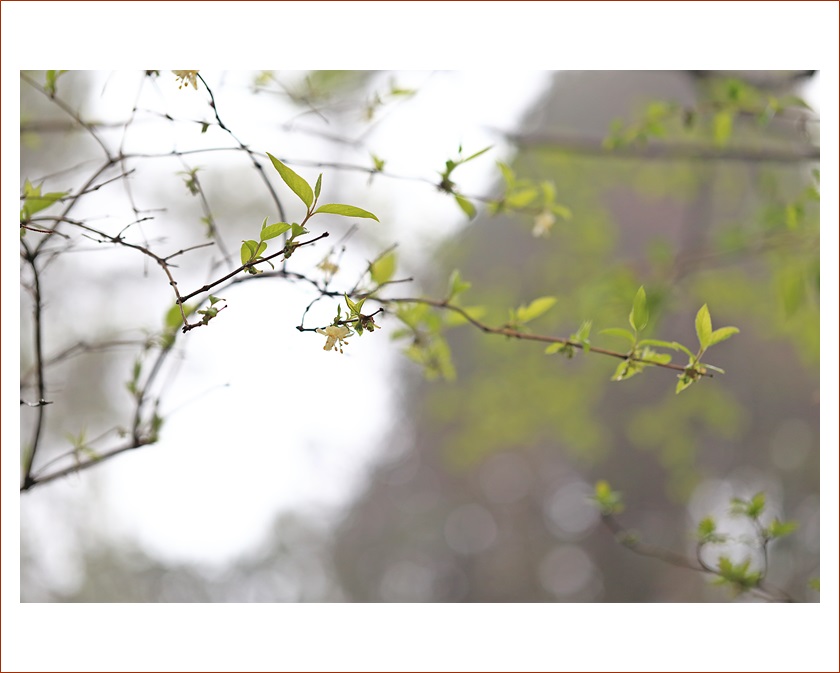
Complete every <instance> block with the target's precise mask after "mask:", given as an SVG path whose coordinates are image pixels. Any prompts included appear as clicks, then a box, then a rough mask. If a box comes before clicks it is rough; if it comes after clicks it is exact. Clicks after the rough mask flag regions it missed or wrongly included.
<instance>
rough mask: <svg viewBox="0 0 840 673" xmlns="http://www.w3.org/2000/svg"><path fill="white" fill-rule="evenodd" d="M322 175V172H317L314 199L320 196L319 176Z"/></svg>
mask: <svg viewBox="0 0 840 673" xmlns="http://www.w3.org/2000/svg"><path fill="white" fill-rule="evenodd" d="M323 177H324V174H323V173H319V174H318V179H317V180H316V181H315V200H316V201H317V200H318V197H319V196H321V178H323Z"/></svg>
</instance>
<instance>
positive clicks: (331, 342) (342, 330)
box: [315, 325, 353, 353]
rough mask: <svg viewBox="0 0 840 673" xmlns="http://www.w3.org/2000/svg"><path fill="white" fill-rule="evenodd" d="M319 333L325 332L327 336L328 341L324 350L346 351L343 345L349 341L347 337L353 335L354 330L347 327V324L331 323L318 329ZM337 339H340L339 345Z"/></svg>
mask: <svg viewBox="0 0 840 673" xmlns="http://www.w3.org/2000/svg"><path fill="white" fill-rule="evenodd" d="M315 331H316V332H318V334H323V335H324V336H325V337H327V343H326V344H325V345H324V350H325V351H329V350H337V351H339V352H341V353H343V352H344V349H343V348H342V346H344V345H345V344H346V343H347V339H349V338H350V337H351V336H353V330H351V329H350V328H348V327H347V325H330V326H329V327H327V328H325V329H320V328H318V329H316V330H315ZM336 341H338V345H337V346H336V343H335V342H336Z"/></svg>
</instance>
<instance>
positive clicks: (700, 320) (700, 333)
mask: <svg viewBox="0 0 840 673" xmlns="http://www.w3.org/2000/svg"><path fill="white" fill-rule="evenodd" d="M694 327H695V330H696V331H697V341H699V342H700V348H702V349H703V350H706V349H707V348H708V347H709V346H711V341H712V316H711V315H709V307H708V306H707V305H706V304H703V306H701V307H700V310H699V311H697V316H696V317H695V318H694Z"/></svg>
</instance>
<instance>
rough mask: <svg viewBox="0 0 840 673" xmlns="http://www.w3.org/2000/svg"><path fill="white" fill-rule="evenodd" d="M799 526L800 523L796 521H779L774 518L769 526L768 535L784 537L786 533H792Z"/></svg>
mask: <svg viewBox="0 0 840 673" xmlns="http://www.w3.org/2000/svg"><path fill="white" fill-rule="evenodd" d="M797 528H799V524H798V523H797V522H796V521H779V520H778V519H773V521H772V522H771V523H770V525H769V526H768V527H767V531H766V532H767V537H770V538H778V537H784V536H785V535H790V534H791V533H792V532H793V531H795V530H796V529H797Z"/></svg>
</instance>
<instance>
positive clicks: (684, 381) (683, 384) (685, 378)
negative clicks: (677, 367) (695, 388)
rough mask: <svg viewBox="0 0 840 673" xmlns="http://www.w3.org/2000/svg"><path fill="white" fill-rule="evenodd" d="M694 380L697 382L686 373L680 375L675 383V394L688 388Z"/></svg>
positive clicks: (695, 378) (694, 377)
mask: <svg viewBox="0 0 840 673" xmlns="http://www.w3.org/2000/svg"><path fill="white" fill-rule="evenodd" d="M696 380H697V377H696V376H692V375H691V374H689V373H687V372H685V373H682V374H680V378H679V380H678V381H677V392H676V394H677V395H679V394H680V393H681V392H682V391H683V390H685V389H686V388H688V387H689V386H690V385H691V384H692V383H694V382H695V381H696Z"/></svg>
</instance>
